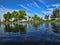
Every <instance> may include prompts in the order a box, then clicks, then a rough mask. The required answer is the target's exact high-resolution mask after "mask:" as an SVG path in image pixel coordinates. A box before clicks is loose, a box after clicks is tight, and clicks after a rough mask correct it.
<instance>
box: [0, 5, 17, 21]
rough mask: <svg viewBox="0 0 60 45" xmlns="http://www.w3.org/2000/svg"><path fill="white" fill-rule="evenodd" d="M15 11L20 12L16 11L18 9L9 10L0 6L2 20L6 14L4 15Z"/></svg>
mask: <svg viewBox="0 0 60 45" xmlns="http://www.w3.org/2000/svg"><path fill="white" fill-rule="evenodd" d="M14 10H15V11H18V10H16V9H9V8H6V7H3V6H0V19H1V20H3V14H4V13H7V12H13V11H14Z"/></svg>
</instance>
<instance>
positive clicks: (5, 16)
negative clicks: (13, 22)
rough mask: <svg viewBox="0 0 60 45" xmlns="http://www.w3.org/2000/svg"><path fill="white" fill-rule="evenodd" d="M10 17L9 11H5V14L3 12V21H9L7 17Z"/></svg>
mask: <svg viewBox="0 0 60 45" xmlns="http://www.w3.org/2000/svg"><path fill="white" fill-rule="evenodd" d="M11 18H12V15H11V13H10V12H7V13H6V14H4V19H5V21H9V19H11Z"/></svg>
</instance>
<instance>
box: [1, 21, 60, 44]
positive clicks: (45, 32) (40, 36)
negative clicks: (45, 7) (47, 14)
mask: <svg viewBox="0 0 60 45" xmlns="http://www.w3.org/2000/svg"><path fill="white" fill-rule="evenodd" d="M6 42H8V43H9V42H13V43H14V44H15V43H19V44H20V43H21V44H23V43H24V44H25V43H27V44H28V43H30V44H32V42H33V43H34V44H36V43H37V44H38V43H39V44H41V45H43V44H45V43H49V42H52V43H57V44H58V43H59V42H60V22H56V23H40V24H31V23H29V24H27V23H20V24H0V44H5V43H6ZM10 44H11V43H10ZM50 44H51V43H50Z"/></svg>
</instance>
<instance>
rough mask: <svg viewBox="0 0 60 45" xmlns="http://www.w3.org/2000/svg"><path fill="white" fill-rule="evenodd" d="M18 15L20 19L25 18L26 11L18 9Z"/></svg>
mask: <svg viewBox="0 0 60 45" xmlns="http://www.w3.org/2000/svg"><path fill="white" fill-rule="evenodd" d="M18 13H19V16H18V18H19V19H20V20H22V19H26V17H25V16H26V15H27V14H26V12H25V11H24V10H19V12H18Z"/></svg>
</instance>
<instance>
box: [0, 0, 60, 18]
mask: <svg viewBox="0 0 60 45" xmlns="http://www.w3.org/2000/svg"><path fill="white" fill-rule="evenodd" d="M55 8H60V0H0V19H3V14H4V13H6V12H12V11H14V10H16V11H18V10H25V11H26V12H27V15H30V16H33V15H34V14H38V15H39V16H40V17H42V18H43V17H44V16H45V15H46V14H49V15H51V14H52V11H53V9H55Z"/></svg>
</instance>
